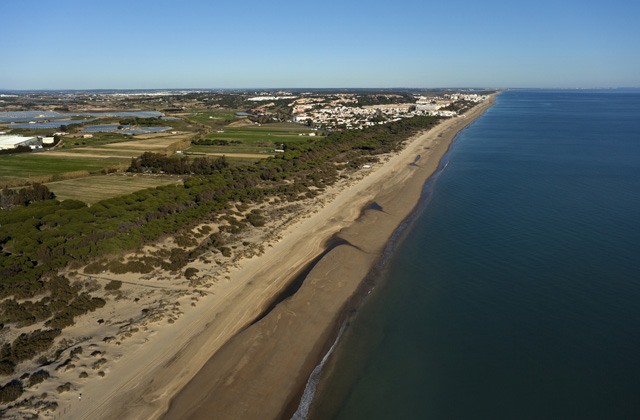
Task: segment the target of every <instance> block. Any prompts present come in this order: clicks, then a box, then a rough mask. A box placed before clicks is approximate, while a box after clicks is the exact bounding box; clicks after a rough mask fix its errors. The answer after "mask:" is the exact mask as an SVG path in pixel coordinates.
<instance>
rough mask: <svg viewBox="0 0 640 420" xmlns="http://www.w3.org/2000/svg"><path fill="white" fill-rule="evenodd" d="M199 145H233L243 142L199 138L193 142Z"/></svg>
mask: <svg viewBox="0 0 640 420" xmlns="http://www.w3.org/2000/svg"><path fill="white" fill-rule="evenodd" d="M191 144H196V145H199V146H232V145H236V144H242V142H241V141H240V140H223V139H198V140H194V141H192V142H191Z"/></svg>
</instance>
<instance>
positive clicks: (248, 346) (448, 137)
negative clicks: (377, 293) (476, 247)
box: [124, 94, 495, 419]
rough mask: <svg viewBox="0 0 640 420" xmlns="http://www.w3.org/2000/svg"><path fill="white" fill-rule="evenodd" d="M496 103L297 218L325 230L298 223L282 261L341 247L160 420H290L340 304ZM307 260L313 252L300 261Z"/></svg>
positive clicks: (424, 139) (221, 352)
mask: <svg viewBox="0 0 640 420" xmlns="http://www.w3.org/2000/svg"><path fill="white" fill-rule="evenodd" d="M494 100H495V94H494V95H492V96H491V98H490V99H489V100H487V101H485V102H483V103H482V104H479V105H478V106H476V107H475V108H473V109H472V110H471V111H469V112H468V113H467V114H465V116H464V117H459V118H456V119H450V120H446V121H444V122H443V123H441V124H439V125H438V126H436V127H434V128H432V129H431V130H429V131H427V132H426V133H422V134H420V135H418V136H416V137H415V138H413V139H411V140H410V141H409V143H408V145H407V146H406V147H405V148H404V149H403V150H402V151H401V152H400V153H398V154H396V155H395V156H393V157H392V158H391V159H389V161H388V162H387V163H385V164H384V165H383V166H382V167H381V168H379V169H378V170H376V171H375V172H372V173H371V174H369V175H368V176H367V177H365V178H364V179H363V180H361V181H360V182H358V183H357V184H355V185H354V186H353V187H350V188H349V190H350V191H346V192H345V193H344V194H340V195H339V196H338V197H337V198H336V200H334V201H332V202H331V203H329V204H328V205H327V206H326V207H325V208H323V209H321V210H319V211H318V212H317V213H316V214H314V215H312V216H311V217H310V218H309V219H307V220H305V221H304V222H313V221H315V222H314V223H308V224H310V225H312V226H313V225H314V224H315V227H316V229H318V228H319V225H323V226H324V227H325V229H320V232H318V231H317V230H315V231H314V230H313V229H311V230H310V231H309V232H307V231H306V230H305V229H304V226H302V225H303V224H304V222H303V223H300V224H299V225H296V226H294V227H293V228H294V231H296V232H298V235H300V233H302V236H300V237H299V241H302V242H296V240H292V241H291V243H292V244H293V245H294V247H292V248H291V250H292V251H293V250H294V248H295V252H292V253H291V254H287V253H283V254H281V255H282V256H286V257H287V258H288V257H290V256H291V257H293V256H295V255H296V254H299V250H300V248H304V243H305V242H315V244H316V247H315V249H316V255H317V254H319V251H321V249H319V248H318V247H319V246H320V245H322V244H323V243H325V242H326V240H327V239H328V238H329V237H331V236H333V234H335V237H336V238H337V241H338V242H337V243H338V244H337V245H335V246H333V247H332V248H331V249H330V250H329V251H328V252H327V253H326V255H324V256H323V257H322V258H321V259H320V260H319V261H318V262H317V263H316V264H315V265H314V266H313V268H312V269H311V270H310V272H309V273H308V275H307V276H306V277H305V279H304V282H303V284H302V285H301V287H300V289H299V290H298V291H297V292H296V293H295V294H293V295H292V296H290V297H289V298H287V299H286V300H284V301H282V302H281V303H280V304H279V305H277V306H276V307H275V308H273V309H272V310H271V311H270V312H268V313H267V314H266V315H265V316H263V317H262V318H260V319H259V320H258V321H256V322H254V323H253V324H251V325H249V326H248V327H246V328H242V329H240V330H239V332H238V333H237V334H234V335H232V336H231V337H229V339H228V340H225V341H224V344H220V341H218V344H219V347H218V350H217V351H215V349H214V350H213V351H210V353H213V356H211V357H210V358H209V359H208V360H207V361H206V363H204V364H203V365H202V368H201V369H198V371H197V373H195V375H194V376H193V377H192V378H191V379H190V380H188V382H187V383H186V386H184V387H183V388H182V389H181V390H179V392H177V393H176V394H175V396H174V397H173V399H172V400H171V403H170V406H169V407H168V411H167V412H166V413H165V414H164V418H172V419H173V418H211V417H212V416H214V417H215V418H229V419H231V418H245V419H247V418H248V419H250V418H260V419H263V418H280V417H283V416H285V415H291V414H292V413H293V411H294V410H295V408H296V407H297V402H298V400H299V397H300V395H301V394H302V391H303V390H304V388H305V385H306V383H307V379H308V377H309V375H310V374H311V372H312V371H313V369H314V368H315V367H316V365H317V364H318V361H320V360H321V359H322V357H323V356H324V354H325V353H326V350H327V348H328V346H330V345H331V343H333V341H334V340H335V336H336V334H337V329H336V326H337V325H339V323H340V321H341V319H342V317H343V312H344V310H345V308H347V307H348V305H349V302H350V301H351V300H352V299H353V297H354V296H355V295H356V294H357V292H358V290H359V289H360V286H361V284H362V282H363V281H364V280H365V278H366V277H367V275H368V273H369V272H370V271H371V269H372V268H373V267H374V265H375V264H376V262H377V261H378V260H379V258H380V255H381V254H382V252H383V250H384V249H385V247H386V245H387V243H388V241H389V239H390V238H391V237H392V235H393V233H394V232H395V231H396V229H397V228H398V226H400V225H401V224H402V223H403V221H404V220H405V219H406V218H407V217H408V216H409V215H410V214H411V213H412V211H413V210H414V208H415V206H416V205H417V203H418V201H419V199H420V194H421V191H422V187H423V185H424V183H425V182H426V180H427V179H428V178H429V177H430V176H431V175H432V174H433V173H434V172H435V171H436V170H437V168H438V165H439V163H440V160H441V159H442V157H443V156H444V155H445V153H446V152H447V151H448V149H449V146H450V145H451V143H452V141H453V139H454V138H455V136H456V135H457V134H458V132H459V131H461V130H462V129H464V128H465V127H466V126H467V125H469V124H470V123H472V122H473V121H474V120H475V119H476V118H478V117H479V116H480V115H482V114H483V113H484V112H485V111H486V110H487V109H488V108H489V107H490V106H492V105H493V103H494ZM367 203H375V205H369V206H367ZM360 209H362V210H360ZM323 217H327V218H326V219H325V220H323V219H322V218H323ZM337 218H340V220H339V221H338V220H337ZM336 222H338V223H336ZM304 233H308V234H307V235H304ZM323 233H324V235H325V236H323V235H322V234H323ZM287 239H290V238H287ZM314 240H315V241H314ZM282 242H285V241H284V240H283V241H282ZM282 242H281V243H282ZM281 243H279V244H277V245H281ZM314 258H315V255H312V256H310V257H309V258H307V259H306V260H305V261H306V262H308V261H311V260H312V259H314ZM293 260H294V258H292V261H293ZM295 261H298V262H299V259H295ZM283 265H289V263H288V262H287V261H286V260H285V261H282V260H280V261H273V260H271V264H269V260H267V264H266V266H265V267H264V270H262V272H263V275H264V274H267V272H268V271H269V270H274V268H276V267H280V268H282V266H283ZM304 265H305V264H295V267H296V269H295V270H293V271H294V272H299V271H300V270H301V267H303V266H304ZM276 271H278V270H276ZM269 275H270V276H272V277H273V276H278V275H280V273H279V272H276V273H269ZM285 287H286V286H285ZM276 294H277V293H276ZM249 304H250V303H249ZM241 306H242V305H241ZM254 308H255V307H254ZM254 319H255V318H254ZM327 343H329V344H328V345H327ZM185 382H186V381H185ZM174 389H175V388H174ZM145 401H148V400H145ZM138 407H140V406H138ZM157 408H158V410H155V412H154V413H153V414H152V413H151V412H149V411H145V415H146V414H152V416H154V415H158V414H161V411H160V410H159V409H160V407H157ZM163 411H164V410H163ZM134 412H136V414H135V416H136V417H137V416H139V415H140V414H141V413H142V412H141V411H138V410H133V411H127V412H124V414H128V415H131V416H132V417H133V416H134V415H133V414H134ZM213 413H215V414H213ZM126 417H128V416H126Z"/></svg>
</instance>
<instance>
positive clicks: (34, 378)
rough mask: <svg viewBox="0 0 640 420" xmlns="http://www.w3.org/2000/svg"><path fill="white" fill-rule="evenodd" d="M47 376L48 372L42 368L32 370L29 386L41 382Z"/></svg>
mask: <svg viewBox="0 0 640 420" xmlns="http://www.w3.org/2000/svg"><path fill="white" fill-rule="evenodd" d="M49 377H50V375H49V372H47V371H46V370H44V369H40V370H39V371H37V372H34V373H33V374H32V375H31V377H30V378H29V386H34V385H36V384H39V383H40V382H43V381H44V380H45V379H47V378H49Z"/></svg>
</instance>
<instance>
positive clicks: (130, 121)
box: [119, 117, 166, 126]
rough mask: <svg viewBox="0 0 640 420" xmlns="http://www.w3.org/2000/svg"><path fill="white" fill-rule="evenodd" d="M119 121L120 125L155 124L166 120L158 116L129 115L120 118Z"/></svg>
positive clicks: (160, 123) (161, 123)
mask: <svg viewBox="0 0 640 420" xmlns="http://www.w3.org/2000/svg"><path fill="white" fill-rule="evenodd" d="M119 123H120V125H138V126H156V125H163V124H165V123H166V121H165V120H163V119H162V118H160V117H146V118H140V117H129V118H123V119H121V120H120V121H119Z"/></svg>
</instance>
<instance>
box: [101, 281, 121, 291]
mask: <svg viewBox="0 0 640 420" xmlns="http://www.w3.org/2000/svg"><path fill="white" fill-rule="evenodd" d="M121 287H122V282H121V281H120V280H111V281H110V282H109V283H107V285H106V286H104V290H119V289H120V288H121Z"/></svg>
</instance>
